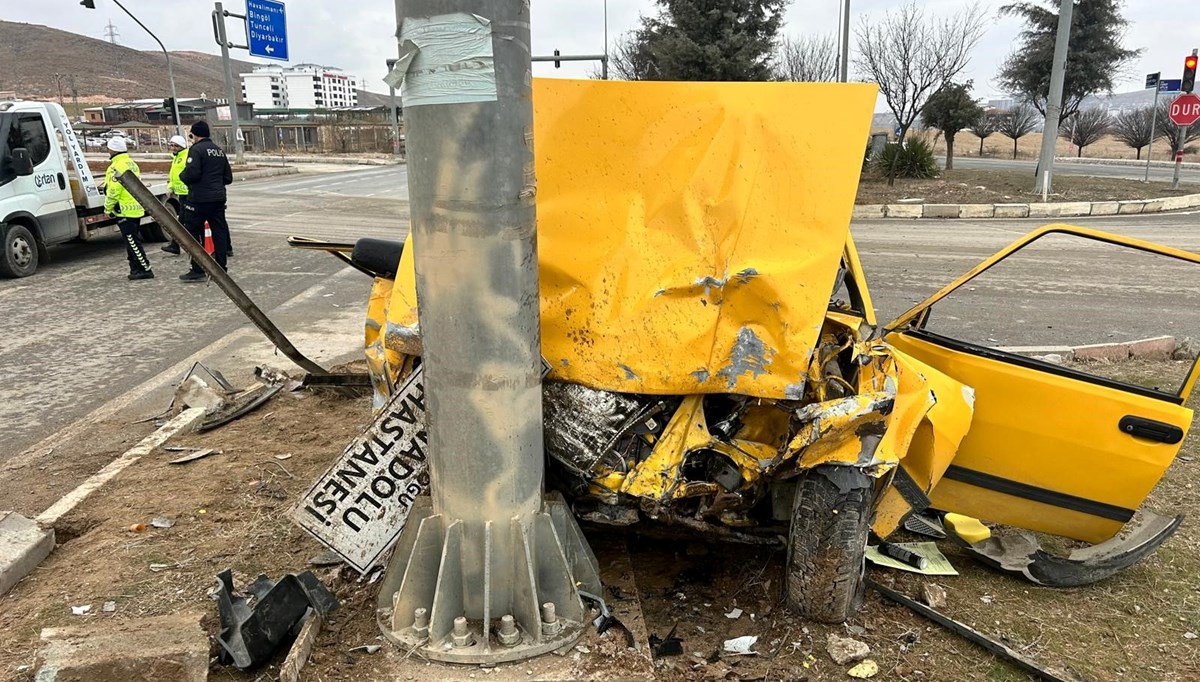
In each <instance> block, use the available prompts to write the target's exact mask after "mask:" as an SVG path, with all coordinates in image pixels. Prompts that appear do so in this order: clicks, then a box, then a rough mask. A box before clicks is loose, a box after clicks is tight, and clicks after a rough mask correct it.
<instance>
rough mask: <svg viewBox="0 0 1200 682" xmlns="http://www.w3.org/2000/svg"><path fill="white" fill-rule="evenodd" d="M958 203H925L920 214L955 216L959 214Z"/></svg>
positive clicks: (925, 216) (940, 216)
mask: <svg viewBox="0 0 1200 682" xmlns="http://www.w3.org/2000/svg"><path fill="white" fill-rule="evenodd" d="M959 211H960V208H959V205H958V204H925V211H924V213H922V214H921V217H922V218H957V217H958V215H959Z"/></svg>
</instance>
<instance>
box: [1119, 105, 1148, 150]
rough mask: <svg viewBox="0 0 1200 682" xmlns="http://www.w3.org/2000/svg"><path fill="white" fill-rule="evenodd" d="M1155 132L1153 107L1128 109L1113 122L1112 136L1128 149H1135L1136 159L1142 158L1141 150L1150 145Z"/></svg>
mask: <svg viewBox="0 0 1200 682" xmlns="http://www.w3.org/2000/svg"><path fill="white" fill-rule="evenodd" d="M1155 132H1156V131H1154V107H1138V108H1136V109H1128V110H1126V111H1122V112H1121V113H1120V114H1117V117H1116V119H1114V120H1113V125H1112V136H1113V137H1115V138H1117V140H1118V141H1120V142H1123V143H1124V144H1125V146H1127V147H1129V148H1130V149H1136V150H1137V157H1138V159H1141V158H1142V149H1143V148H1144V147H1145V146H1146V145H1148V144H1150V140H1151V137H1152V136H1154V133H1155Z"/></svg>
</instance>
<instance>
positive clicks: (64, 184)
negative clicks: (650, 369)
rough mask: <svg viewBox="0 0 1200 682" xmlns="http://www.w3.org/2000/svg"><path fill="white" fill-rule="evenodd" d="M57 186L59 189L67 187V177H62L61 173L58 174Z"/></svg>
mask: <svg viewBox="0 0 1200 682" xmlns="http://www.w3.org/2000/svg"><path fill="white" fill-rule="evenodd" d="M58 188H59V189H66V188H67V179H66V178H64V177H63V174H62V173H59V174H58Z"/></svg>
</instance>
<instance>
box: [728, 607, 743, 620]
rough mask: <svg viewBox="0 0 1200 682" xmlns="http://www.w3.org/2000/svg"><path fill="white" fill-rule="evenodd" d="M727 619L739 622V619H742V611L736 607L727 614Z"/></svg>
mask: <svg viewBox="0 0 1200 682" xmlns="http://www.w3.org/2000/svg"><path fill="white" fill-rule="evenodd" d="M725 617H726V618H730V619H732V620H737V619H738V618H741V617H742V610H741V609H739V608H736V607H735V608H734V609H733V610H732V611H730V612H729V613H727V614H725Z"/></svg>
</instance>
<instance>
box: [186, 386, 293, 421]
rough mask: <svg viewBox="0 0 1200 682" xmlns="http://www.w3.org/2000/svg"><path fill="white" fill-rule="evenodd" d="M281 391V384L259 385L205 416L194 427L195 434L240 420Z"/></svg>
mask: <svg viewBox="0 0 1200 682" xmlns="http://www.w3.org/2000/svg"><path fill="white" fill-rule="evenodd" d="M282 390H283V384H275V385H273V386H271V385H259V386H258V387H257V388H252V389H250V390H248V391H246V392H245V393H243V394H242V395H240V396H238V398H237V400H235V401H233V402H232V403H231V404H227V405H225V406H223V407H222V408H221V409H218V410H217V411H216V412H214V413H212V414H209V415H206V417H205V419H204V421H202V422H200V424H199V425H198V426H197V427H196V433H204V432H205V431H212V430H213V429H216V428H220V427H222V426H224V425H226V424H228V423H229V422H231V421H235V420H237V419H240V418H242V417H244V416H246V415H248V414H250V413H251V412H253V411H255V410H257V409H258V408H260V407H262V406H263V405H266V404H267V402H268V401H270V400H271V398H274V397H275V396H277V395H279V392H280V391H282Z"/></svg>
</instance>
